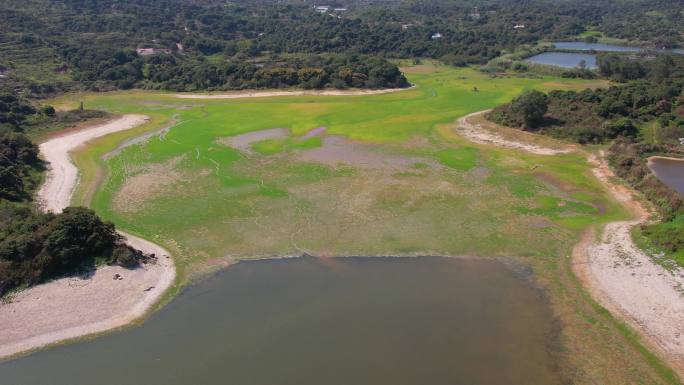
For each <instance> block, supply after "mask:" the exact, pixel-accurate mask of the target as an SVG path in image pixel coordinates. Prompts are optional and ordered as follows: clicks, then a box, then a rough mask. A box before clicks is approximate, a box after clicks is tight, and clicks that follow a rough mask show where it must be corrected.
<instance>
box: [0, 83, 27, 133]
mask: <svg viewBox="0 0 684 385" xmlns="http://www.w3.org/2000/svg"><path fill="white" fill-rule="evenodd" d="M35 113H36V110H35V108H33V106H32V105H31V104H30V103H28V102H26V101H24V100H22V99H21V98H19V97H17V96H16V95H15V94H13V93H11V92H4V93H0V130H3V129H8V130H15V129H17V128H18V127H20V125H21V124H22V123H24V121H26V119H27V117H28V116H30V115H33V114H35Z"/></svg>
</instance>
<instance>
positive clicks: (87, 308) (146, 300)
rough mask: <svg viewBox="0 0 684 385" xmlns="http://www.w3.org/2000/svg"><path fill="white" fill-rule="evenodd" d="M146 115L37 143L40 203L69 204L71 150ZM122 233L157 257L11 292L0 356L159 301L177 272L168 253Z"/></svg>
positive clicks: (116, 321)
mask: <svg viewBox="0 0 684 385" xmlns="http://www.w3.org/2000/svg"><path fill="white" fill-rule="evenodd" d="M147 120H148V118H147V117H146V116H143V115H124V116H123V117H121V118H118V119H115V120H112V121H110V122H108V123H104V124H100V125H96V126H92V127H89V128H85V129H83V130H80V131H73V132H67V133H65V134H64V135H62V136H57V137H55V138H52V139H50V140H48V141H47V142H45V143H43V144H41V145H40V152H41V155H42V156H43V158H44V159H45V160H46V161H47V162H49V163H50V169H49V171H48V177H47V180H46V182H45V185H44V186H43V187H42V188H41V189H40V191H39V193H38V197H37V200H38V201H39V202H41V203H42V205H43V206H42V207H43V209H44V210H46V211H53V212H60V211H62V210H63V209H64V208H65V207H66V206H68V205H69V202H70V200H71V194H72V192H73V190H74V187H75V186H76V183H77V182H78V170H77V169H76V166H74V165H73V163H71V160H70V158H69V152H70V151H72V150H74V149H75V148H77V147H78V146H81V145H83V144H84V143H86V142H88V141H90V140H92V139H95V138H98V137H101V136H104V135H107V134H110V133H113V132H117V131H123V130H127V129H131V128H133V127H136V126H138V125H140V124H143V123H145V122H146V121H147ZM121 234H122V235H123V236H124V237H126V240H127V243H128V244H130V245H131V246H133V247H135V248H137V249H139V250H142V251H143V252H145V253H147V254H154V255H155V256H156V262H154V263H147V264H143V265H142V266H141V267H139V268H136V269H132V270H129V269H125V268H123V267H120V266H104V267H100V268H98V269H96V270H94V271H92V272H90V273H89V274H87V275H85V276H80V277H68V278H62V279H58V280H54V281H51V282H48V283H45V284H42V285H38V286H34V287H32V288H29V289H26V290H23V291H21V292H18V293H16V294H15V295H13V296H10V297H9V299H10V300H9V301H7V302H5V303H2V304H0V358H6V357H10V356H13V355H16V354H19V353H22V352H26V351H30V350H33V349H38V348H41V347H44V346H47V345H51V344H55V343H58V342H60V341H64V340H68V339H73V338H77V337H81V336H85V335H89V334H95V333H101V332H104V331H107V330H110V329H114V328H117V327H121V326H124V325H127V324H129V323H131V322H133V321H135V320H137V319H139V318H141V317H143V316H144V315H145V314H146V313H147V311H148V310H149V309H150V308H151V307H152V306H154V305H155V304H156V303H157V302H158V301H159V299H160V298H161V296H162V295H163V294H164V293H165V292H166V290H167V289H168V288H169V287H170V286H171V285H172V284H173V282H174V280H175V276H176V271H175V266H174V264H173V260H172V259H171V255H170V253H169V252H168V251H166V250H164V249H163V248H162V247H160V246H158V245H155V244H154V243H151V242H149V241H146V240H144V239H141V238H138V237H135V236H132V235H129V234H125V233H123V232H122V233H121ZM115 277H118V278H117V279H115Z"/></svg>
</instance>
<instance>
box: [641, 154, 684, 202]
mask: <svg viewBox="0 0 684 385" xmlns="http://www.w3.org/2000/svg"><path fill="white" fill-rule="evenodd" d="M648 167H650V168H651V170H653V173H654V174H655V175H656V177H658V179H660V181H661V182H663V183H665V184H666V185H667V186H669V187H670V188H672V189H673V190H675V191H677V192H678V193H680V194H682V195H684V159H672V158H661V157H652V158H650V159H649V160H648Z"/></svg>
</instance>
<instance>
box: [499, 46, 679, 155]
mask: <svg viewBox="0 0 684 385" xmlns="http://www.w3.org/2000/svg"><path fill="white" fill-rule="evenodd" d="M600 62H601V69H600V71H601V72H602V73H603V74H604V75H605V76H614V77H616V78H619V79H621V80H623V81H626V80H627V79H632V80H631V81H629V82H627V83H626V84H623V85H617V86H611V87H608V88H598V89H595V90H591V89H586V90H584V91H580V92H576V91H552V92H550V93H549V94H548V95H544V94H542V93H540V92H538V91H532V92H528V93H526V94H524V95H522V96H521V97H518V98H516V99H515V100H514V101H513V102H512V103H510V104H506V105H503V106H500V107H497V108H496V109H494V111H493V112H492V113H491V114H490V115H489V118H490V119H491V120H492V121H495V122H497V123H500V124H503V125H507V126H511V127H519V128H523V129H525V130H533V131H538V132H540V133H543V134H548V135H551V136H554V137H557V138H563V139H570V140H573V141H576V142H578V143H582V144H586V143H603V142H605V141H608V140H612V139H615V138H617V137H621V136H622V137H628V138H632V139H634V140H636V139H638V138H639V135H640V130H639V129H638V127H640V126H645V125H651V126H652V127H654V128H653V130H652V132H653V133H652V136H653V138H652V139H653V140H656V141H658V142H659V143H674V142H675V141H677V140H678V138H680V137H684V120H683V119H684V99H683V98H682V96H681V95H682V92H683V91H684V61H683V60H682V59H681V58H677V59H675V58H673V57H670V56H667V55H659V56H657V57H654V58H647V59H643V58H642V59H635V58H632V57H629V56H624V55H606V56H605V59H604V60H602V61H600ZM635 68H638V71H635ZM637 74H638V75H637ZM530 95H536V97H535V98H531V97H530Z"/></svg>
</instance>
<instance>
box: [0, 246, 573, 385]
mask: <svg viewBox="0 0 684 385" xmlns="http://www.w3.org/2000/svg"><path fill="white" fill-rule="evenodd" d="M527 274H529V273H527V272H526V271H525V270H524V269H522V268H513V267H509V266H507V265H505V264H503V263H500V262H496V261H490V260H475V259H452V258H440V257H424V258H356V257H354V258H340V259H323V258H313V257H306V258H293V259H280V260H262V261H252V262H241V263H238V264H237V265H234V266H232V267H230V268H228V269H226V270H224V271H221V272H219V273H217V274H215V275H213V276H211V277H209V278H208V279H206V280H203V281H202V282H200V283H198V284H196V285H194V286H191V287H188V288H186V289H185V290H184V291H183V292H182V293H181V294H180V295H179V296H178V297H177V298H175V299H174V300H173V301H172V302H171V303H170V304H169V305H167V306H166V307H164V308H163V309H162V310H160V311H159V312H157V313H155V314H153V315H152V317H151V318H150V319H149V320H147V321H146V322H145V323H144V324H143V325H142V326H140V327H136V328H133V329H129V330H126V331H123V332H120V333H116V334H113V335H108V336H105V337H101V338H97V339H94V340H91V341H84V342H80V343H76V344H72V345H65V346H60V347H56V348H53V349H49V350H46V351H42V352H39V353H36V354H33V355H30V356H28V357H25V358H20V359H17V360H14V361H9V362H5V363H2V364H0V378H1V379H2V380H1V381H0V382H1V383H3V384H8V385H9V384H21V385H31V384H41V385H92V384H98V385H115V384H116V385H125V384H146V385H157V384H158V385H161V384H164V385H181V384H183V385H185V384H203V385H212V384H232V385H270V384H277V385H321V384H325V385H349V384H354V385H416V384H426V385H430V384H452V385H510V384H525V385H552V384H560V383H561V380H560V378H559V376H558V370H559V369H558V368H559V365H560V363H559V361H558V357H559V355H558V354H555V353H557V352H558V351H557V349H559V348H558V344H557V343H556V342H557V341H556V338H557V335H558V334H557V333H558V328H557V324H556V321H555V318H554V317H553V315H552V312H551V310H550V308H549V306H548V304H547V303H546V301H545V300H544V297H543V295H542V294H541V293H540V292H539V289H537V288H534V287H533V286H532V285H531V284H530V282H529V280H528V278H527Z"/></svg>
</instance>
